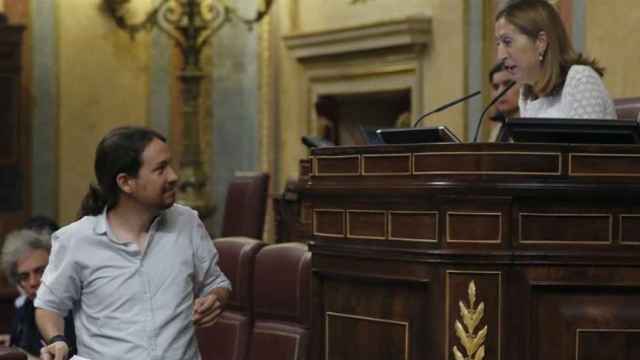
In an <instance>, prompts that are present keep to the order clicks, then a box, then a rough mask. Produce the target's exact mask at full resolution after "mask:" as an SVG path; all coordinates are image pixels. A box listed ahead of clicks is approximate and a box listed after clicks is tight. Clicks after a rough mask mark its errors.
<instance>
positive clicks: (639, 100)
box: [613, 97, 640, 120]
mask: <svg viewBox="0 0 640 360" xmlns="http://www.w3.org/2000/svg"><path fill="white" fill-rule="evenodd" d="M613 104H614V106H615V107H616V113H617V114H618V119H632V120H635V119H638V114H639V113H640V97H627V98H618V99H614V100H613Z"/></svg>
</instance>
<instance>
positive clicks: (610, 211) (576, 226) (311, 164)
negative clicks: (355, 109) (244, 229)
mask: <svg viewBox="0 0 640 360" xmlns="http://www.w3.org/2000/svg"><path fill="white" fill-rule="evenodd" d="M299 187H300V189H301V199H302V206H301V213H300V221H301V222H302V224H303V227H304V234H305V237H306V238H307V240H308V241H309V244H310V249H311V251H312V252H313V305H312V306H313V336H314V339H313V349H314V355H313V356H314V357H315V359H316V360H320V359H323V360H324V359H327V360H343V359H344V360H346V359H349V360H353V359H367V360H377V359H380V360H383V359H384V360H391V359H398V360H407V359H421V360H425V359H438V360H441V359H453V360H461V359H474V360H475V359H492V360H500V359H504V360H510V359H531V360H533V359H535V360H553V359H562V360H566V359H571V360H573V359H576V360H587V359H616V360H617V359H625V360H631V359H640V146H635V145H624V146H622V145H620V146H609V145H553V144H424V145H385V146H375V147H334V148H319V149H315V150H314V151H313V152H312V155H311V156H310V158H309V159H307V160H303V161H302V163H301V177H300V183H299Z"/></svg>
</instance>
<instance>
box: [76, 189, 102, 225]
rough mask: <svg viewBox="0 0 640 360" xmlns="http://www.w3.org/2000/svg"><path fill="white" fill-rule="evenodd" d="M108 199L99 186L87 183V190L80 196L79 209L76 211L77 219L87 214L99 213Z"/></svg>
mask: <svg viewBox="0 0 640 360" xmlns="http://www.w3.org/2000/svg"><path fill="white" fill-rule="evenodd" d="M107 203H108V200H107V199H106V197H105V196H104V195H103V194H102V191H100V188H98V187H97V186H95V185H93V184H89V190H88V191H87V193H86V194H85V195H84V198H82V203H81V204H80V210H79V211H78V219H80V218H82V217H84V216H89V215H99V214H100V213H102V211H103V210H104V208H105V206H107Z"/></svg>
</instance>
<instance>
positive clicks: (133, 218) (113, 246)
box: [35, 127, 231, 360]
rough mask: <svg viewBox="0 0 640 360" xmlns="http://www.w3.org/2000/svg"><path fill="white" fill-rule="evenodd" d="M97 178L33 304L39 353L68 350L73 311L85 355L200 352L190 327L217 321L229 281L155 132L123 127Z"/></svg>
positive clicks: (105, 146) (101, 150) (56, 247)
mask: <svg viewBox="0 0 640 360" xmlns="http://www.w3.org/2000/svg"><path fill="white" fill-rule="evenodd" d="M94 166H95V175H96V180H97V185H91V186H90V188H89V191H88V192H87V194H86V196H85V198H84V200H83V201H82V205H81V209H80V214H79V215H80V219H79V220H78V221H76V222H74V223H72V224H70V225H68V226H66V227H64V228H62V229H60V230H59V231H58V232H56V233H55V234H54V235H53V237H52V252H51V258H50V261H49V266H48V267H47V269H46V271H45V273H44V275H43V277H42V285H41V286H40V288H39V290H38V294H37V297H36V301H35V306H36V307H37V310H36V321H37V323H38V327H39V328H40V331H41V333H42V334H43V336H44V338H45V339H47V344H46V346H44V347H43V348H42V350H41V356H42V358H43V359H52V360H64V359H67V357H68V349H69V347H68V344H67V339H65V337H64V335H63V334H64V322H63V316H62V315H64V314H66V313H68V311H69V310H71V311H72V312H73V314H74V321H75V327H76V336H77V351H78V355H79V356H82V357H84V358H88V359H93V360H97V359H100V360H102V359H118V360H119V359H190V360H191V359H200V354H199V351H198V347H197V343H196V339H195V336H194V328H195V327H201V326H209V325H211V324H213V323H214V322H215V321H216V320H217V318H218V315H219V314H220V313H221V311H222V308H223V306H224V304H225V302H226V300H227V298H228V296H229V292H230V289H231V285H230V283H229V280H228V279H227V278H226V277H225V276H224V274H222V272H221V271H220V269H219V268H218V266H217V260H218V253H217V251H216V249H215V247H214V246H213V242H212V241H211V238H210V237H209V235H208V233H207V231H206V229H205V228H204V226H203V224H202V222H201V221H200V219H199V218H198V215H197V213H196V212H195V211H194V210H192V209H190V208H187V207H185V206H181V205H178V204H174V202H175V197H176V186H177V181H178V176H177V175H176V173H175V172H174V170H173V168H172V167H171V154H170V151H169V146H168V145H167V143H166V139H165V138H164V136H162V135H161V134H159V133H157V132H155V131H153V130H150V129H147V128H141V127H120V128H116V129H114V130H112V131H111V132H109V133H108V134H107V135H106V136H105V137H104V138H103V139H102V141H100V143H99V144H98V147H97V149H96V156H95V165H94Z"/></svg>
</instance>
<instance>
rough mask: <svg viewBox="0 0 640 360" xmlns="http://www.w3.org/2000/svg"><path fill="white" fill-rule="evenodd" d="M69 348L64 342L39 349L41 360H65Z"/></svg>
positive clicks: (57, 342)
mask: <svg viewBox="0 0 640 360" xmlns="http://www.w3.org/2000/svg"><path fill="white" fill-rule="evenodd" d="M68 356H69V347H68V346H67V343H65V342H64V341H56V342H54V343H53V344H51V345H46V346H44V347H42V348H41V349H40V359H41V360H67V357H68Z"/></svg>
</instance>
